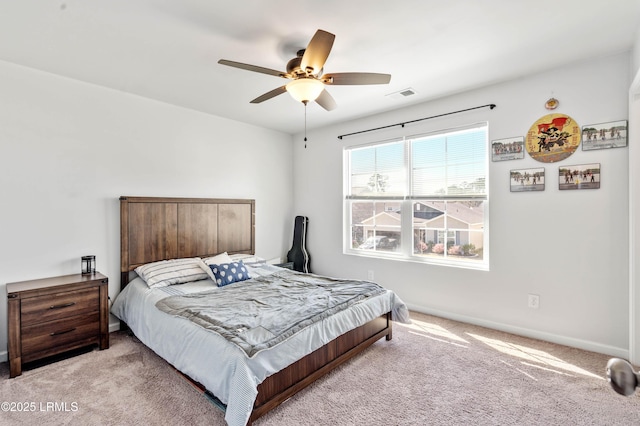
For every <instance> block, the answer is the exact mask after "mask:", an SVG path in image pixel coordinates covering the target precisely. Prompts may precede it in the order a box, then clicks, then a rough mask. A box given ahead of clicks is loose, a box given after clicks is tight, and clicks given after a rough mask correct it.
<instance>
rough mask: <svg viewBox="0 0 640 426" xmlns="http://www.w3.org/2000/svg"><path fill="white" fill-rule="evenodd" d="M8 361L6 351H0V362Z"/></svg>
mask: <svg viewBox="0 0 640 426" xmlns="http://www.w3.org/2000/svg"><path fill="white" fill-rule="evenodd" d="M7 361H9V353H8V352H7V351H2V352H0V362H7Z"/></svg>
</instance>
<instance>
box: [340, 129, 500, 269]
mask: <svg viewBox="0 0 640 426" xmlns="http://www.w3.org/2000/svg"><path fill="white" fill-rule="evenodd" d="M487 142H488V141H487V125H486V124H481V125H474V126H471V127H469V128H464V129H458V130H456V131H449V132H447V133H438V134H428V135H420V136H414V137H407V138H402V139H398V140H394V141H387V142H384V143H377V144H369V145H365V146H357V147H348V148H346V149H345V191H346V194H345V220H347V221H348V226H346V227H345V229H347V233H348V235H345V252H347V253H351V254H361V255H367V256H379V257H385V258H398V259H408V260H414V261H421V262H429V263H442V264H449V265H452V266H456V265H459V266H470V267H476V268H482V269H486V268H487V266H488V247H487V241H488V235H487V232H486V230H487V229H488V227H487V226H486V225H487V223H488V187H487V159H488V143H487Z"/></svg>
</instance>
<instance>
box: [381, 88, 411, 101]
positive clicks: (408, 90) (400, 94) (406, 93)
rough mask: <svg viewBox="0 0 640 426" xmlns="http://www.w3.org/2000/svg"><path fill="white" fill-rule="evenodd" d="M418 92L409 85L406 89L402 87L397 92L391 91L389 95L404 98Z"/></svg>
mask: <svg viewBox="0 0 640 426" xmlns="http://www.w3.org/2000/svg"><path fill="white" fill-rule="evenodd" d="M415 94H416V91H415V90H413V89H412V88H411V87H407V88H406V89H402V90H400V91H397V92H393V93H389V94H388V95H387V96H388V97H389V98H391V99H404V98H406V97H408V96H413V95H415Z"/></svg>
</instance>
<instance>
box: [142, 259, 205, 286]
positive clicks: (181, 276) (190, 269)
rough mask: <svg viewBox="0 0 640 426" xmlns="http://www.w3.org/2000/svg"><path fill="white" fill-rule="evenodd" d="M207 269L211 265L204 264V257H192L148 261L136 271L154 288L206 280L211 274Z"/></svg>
mask: <svg viewBox="0 0 640 426" xmlns="http://www.w3.org/2000/svg"><path fill="white" fill-rule="evenodd" d="M207 269H209V267H208V266H206V265H204V263H203V262H202V259H200V258H199V257H190V258H184V259H172V260H161V261H159V262H153V263H147V264H146V265H142V266H138V267H137V268H136V269H135V271H136V273H137V274H138V275H139V276H140V278H142V279H143V280H144V281H145V282H146V283H147V285H148V286H149V288H154V287H166V286H169V285H174V284H183V283H188V282H191V281H199V280H206V279H207V278H209V276H210V275H209V274H207V272H206V270H207Z"/></svg>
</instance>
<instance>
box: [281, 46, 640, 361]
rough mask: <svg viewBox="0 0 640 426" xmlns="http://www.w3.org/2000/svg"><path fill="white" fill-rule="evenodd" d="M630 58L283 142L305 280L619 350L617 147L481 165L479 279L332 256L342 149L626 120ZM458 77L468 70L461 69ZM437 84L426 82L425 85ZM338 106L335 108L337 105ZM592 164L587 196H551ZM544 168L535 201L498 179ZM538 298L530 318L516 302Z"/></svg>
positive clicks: (624, 173)
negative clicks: (472, 126) (568, 174)
mask: <svg viewBox="0 0 640 426" xmlns="http://www.w3.org/2000/svg"><path fill="white" fill-rule="evenodd" d="M630 70H631V66H630V55H629V54H619V55H614V56H610V57H604V58H599V59H593V60H590V61H587V62H584V63H578V64H574V65H572V66H567V67H563V68H560V69H556V70H553V71H551V72H546V73H543V74H538V75H532V76H526V77H522V78H520V79H518V80H515V81H511V82H508V83H505V84H499V85H495V86H491V87H486V88H482V89H479V90H475V91H472V92H468V93H464V94H459V95H457V96H451V97H448V98H446V99H441V100H436V101H433V102H428V103H425V104H421V105H416V106H410V107H407V108H405V109H402V110H399V111H394V112H389V113H385V114H381V115H379V116H375V117H368V118H363V119H361V120H356V121H352V122H349V123H345V124H342V125H337V126H332V127H328V128H322V129H316V130H313V131H310V132H309V135H308V137H309V144H308V148H307V149H305V148H304V147H303V143H302V142H301V140H302V135H297V136H296V137H295V138H294V160H295V162H294V164H295V167H294V174H295V175H296V184H295V189H294V194H295V197H294V199H295V212H296V214H303V215H306V216H309V218H310V221H309V228H308V230H309V231H308V238H307V243H308V250H309V253H310V255H311V266H312V269H313V271H314V272H318V273H325V274H330V275H339V276H348V277H354V278H360V279H366V278H367V271H368V270H373V271H374V274H375V279H376V281H378V282H380V283H381V284H382V285H384V286H386V287H388V288H390V289H392V290H395V291H396V292H397V293H398V294H399V295H400V297H401V298H402V299H403V300H405V302H407V303H408V304H409V305H410V306H411V307H412V308H414V309H417V310H420V311H424V312H429V313H435V314H438V315H443V316H446V317H451V318H455V319H460V320H464V321H468V322H473V323H477V324H481V325H488V326H491V327H494V328H498V329H503V330H507V331H512V332H516V333H520V334H523V335H529V336H533V337H538V338H542V339H546V340H549V341H556V342H559V343H564V344H568V345H571V346H575V347H581V348H585V349H589V350H594V351H599V352H603V353H608V354H612V355H617V356H625V355H628V348H629V335H628V333H629V304H628V280H629V256H628V253H627V249H628V244H629V239H628V231H629V229H628V219H629V202H628V188H629V183H628V175H629V174H628V169H629V164H628V155H629V150H628V148H618V149H608V150H597V151H582V149H581V148H578V150H577V151H576V152H575V153H574V154H573V155H572V156H571V157H569V158H568V159H565V160H563V161H561V162H559V163H555V164H553V163H551V164H549V163H540V162H537V161H535V160H533V159H532V158H531V157H529V156H528V155H525V159H523V160H513V161H503V162H491V163H490V176H489V177H490V268H491V270H490V271H489V272H486V271H485V272H483V271H476V270H467V269H456V268H450V267H441V266H430V265H425V264H419V263H411V262H394V261H389V260H380V259H371V258H364V257H358V256H353V255H344V254H343V253H342V241H343V238H342V229H343V220H342V218H343V205H342V176H343V169H342V152H343V147H344V146H348V145H357V144H361V143H364V142H366V141H375V140H380V139H385V138H388V137H391V136H394V135H399V134H401V133H403V132H404V133H407V134H410V133H419V132H421V131H426V130H435V129H446V128H450V127H454V126H457V125H465V124H468V123H472V122H477V121H481V120H488V121H489V132H490V139H491V140H493V139H501V138H506V137H512V136H525V135H526V132H527V131H528V129H529V127H530V126H531V125H532V124H533V123H534V122H535V121H536V120H537V119H538V118H540V117H542V116H544V115H546V114H548V113H549V111H547V110H546V109H545V108H544V104H545V102H546V100H547V99H548V98H550V97H551V96H554V97H555V98H557V99H558V100H559V101H560V106H559V108H558V109H557V110H556V111H555V112H559V113H564V114H568V115H569V116H571V117H573V118H574V119H575V120H576V121H577V122H578V124H579V125H581V126H582V125H586V124H595V123H602V122H607V121H615V120H626V119H627V118H628V90H629V87H630V82H631V77H630ZM469 72H473V71H472V70H469ZM434 84H437V82H434ZM489 103H495V104H497V108H496V109H494V110H493V111H490V110H488V109H484V110H478V111H474V112H469V113H464V114H459V115H454V116H449V117H447V118H441V119H434V120H429V121H425V122H421V123H418V124H411V125H408V126H406V127H405V129H404V130H403V129H401V128H398V127H396V128H393V129H391V130H384V131H377V132H372V133H367V134H364V135H359V136H353V137H346V138H344V139H343V140H338V139H337V136H338V135H341V134H346V133H350V132H357V131H361V130H365V129H369V128H374V127H379V126H383V125H387V124H393V123H398V122H403V121H409V120H413V119H418V118H421V117H428V116H433V115H437V114H442V113H446V112H450V111H456V110H460V109H465V108H469V107H474V106H478V105H484V104H489ZM338 104H339V100H338ZM594 162H597V163H601V168H602V184H601V188H600V189H597V190H583V191H559V190H558V180H557V177H556V176H557V171H558V166H559V165H571V164H584V163H594ZM541 166H542V167H545V171H546V173H547V176H548V178H547V186H546V189H545V191H544V192H538V193H511V192H510V191H509V170H510V169H515V168H529V167H541ZM528 293H535V294H538V295H540V308H539V309H538V310H534V309H530V308H528V307H527V294H528Z"/></svg>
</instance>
